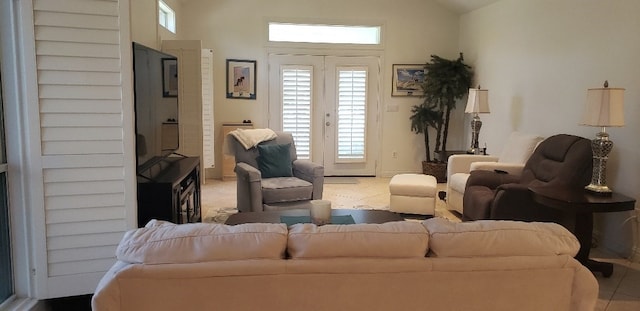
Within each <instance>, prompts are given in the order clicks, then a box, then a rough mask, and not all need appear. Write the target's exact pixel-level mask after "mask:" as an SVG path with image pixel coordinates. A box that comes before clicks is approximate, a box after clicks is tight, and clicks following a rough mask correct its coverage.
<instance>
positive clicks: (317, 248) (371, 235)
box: [287, 221, 429, 259]
mask: <svg viewBox="0 0 640 311" xmlns="http://www.w3.org/2000/svg"><path fill="white" fill-rule="evenodd" d="M428 238H429V236H428V235H427V231H426V230H425V228H424V227H423V226H422V225H421V224H420V223H417V222H409V221H397V222H387V223H383V224H355V225H346V226H345V225H325V226H316V225H313V224H295V225H293V226H291V227H290V228H289V242H288V243H287V252H288V254H289V256H290V257H291V258H293V259H302V258H305V259H310V258H338V257H369V258H374V257H375V258H415V257H424V256H425V255H426V254H427V250H428V242H429V239H428Z"/></svg>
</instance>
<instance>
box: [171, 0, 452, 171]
mask: <svg viewBox="0 0 640 311" xmlns="http://www.w3.org/2000/svg"><path fill="white" fill-rule="evenodd" d="M182 16H184V17H185V18H184V19H182V21H181V22H180V23H179V25H180V26H182V27H181V32H180V36H181V37H182V39H198V40H202V46H204V47H207V48H212V49H213V51H214V87H215V92H214V93H215V100H214V105H215V108H214V109H215V124H216V128H215V130H216V140H217V141H218V142H219V143H218V144H217V145H218V146H220V144H221V143H222V140H223V137H222V134H221V124H222V123H223V122H233V121H236V122H237V121H242V120H245V119H251V120H252V121H253V122H254V123H255V124H256V127H266V126H267V124H268V120H267V114H268V113H267V105H268V101H267V99H268V93H267V91H268V81H267V62H266V56H267V50H266V47H265V44H266V38H265V37H266V33H267V32H266V25H267V21H268V20H269V18H277V19H295V20H297V21H301V22H305V21H306V22H309V21H312V22H325V23H326V22H331V21H342V22H351V23H357V22H358V21H363V22H371V21H374V22H375V21H378V22H382V23H384V27H385V33H384V41H385V42H384V45H385V48H384V51H383V53H384V57H383V69H382V71H383V72H382V74H383V87H382V92H383V93H382V98H381V105H380V107H379V110H380V116H381V120H382V122H380V124H381V128H382V129H383V130H382V131H381V133H380V135H379V136H380V138H381V140H380V141H381V143H380V146H381V150H384V151H380V155H379V159H380V160H381V161H380V162H379V164H378V168H377V172H378V175H386V176H390V175H393V174H395V173H398V172H418V171H420V170H421V164H420V162H421V161H422V160H424V155H423V154H424V147H423V143H422V141H423V139H422V137H421V136H418V135H415V134H414V133H412V132H411V131H410V125H409V115H410V109H411V106H412V105H414V104H417V103H419V102H420V99H419V98H398V97H393V98H392V97H391V85H390V83H391V66H392V64H424V63H425V62H426V61H428V60H429V55H430V54H437V55H440V56H442V57H446V58H456V57H457V56H458V49H457V45H458V43H457V36H458V17H457V16H456V15H455V14H454V13H452V12H450V11H448V10H446V9H444V8H443V7H441V6H440V5H439V4H437V3H434V1H424V0H399V1H369V0H349V1H345V0H325V1H312V0H304V1H301V0H271V1H260V0H247V1H222V0H217V1H211V0H190V1H188V2H184V3H183V4H182ZM187 17H188V18H187ZM233 58H235V59H250V60H257V75H258V78H257V80H258V83H257V90H256V94H257V100H241V99H227V98H226V97H225V88H226V82H225V66H226V63H225V60H226V59H233ZM392 104H396V105H398V106H399V111H398V112H385V107H386V106H387V105H392ZM462 110H463V109H459V110H458V111H457V112H458V114H461V111H462ZM461 119H462V117H461V116H459V115H458V116H456V118H455V119H454V121H455V120H457V127H456V125H455V124H454V125H452V127H451V134H450V136H449V140H450V142H449V144H448V147H449V149H455V148H461V147H462V137H463V134H461V131H462V125H461V122H462V120H461ZM454 123H456V122H454ZM456 144H457V145H456ZM221 150H222V148H216V151H217V154H216V163H217V165H216V166H217V169H216V170H215V171H214V172H213V175H214V177H216V178H219V177H220V164H221V153H220V152H221ZM392 150H395V151H397V153H398V158H397V159H393V158H392V157H391V151H392Z"/></svg>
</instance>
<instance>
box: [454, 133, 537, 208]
mask: <svg viewBox="0 0 640 311" xmlns="http://www.w3.org/2000/svg"><path fill="white" fill-rule="evenodd" d="M542 140H543V137H541V136H537V135H529V134H524V133H520V132H513V133H511V135H509V138H508V139H507V142H506V143H505V144H504V146H503V148H502V152H501V153H500V154H499V155H497V156H492V155H475V154H455V155H452V156H450V157H449V159H448V160H447V195H446V201H447V209H449V210H452V211H457V212H458V213H460V214H462V213H463V212H462V206H463V203H462V202H463V197H464V191H465V187H466V185H467V179H468V178H469V175H470V174H469V173H470V172H471V171H475V170H487V171H494V170H499V171H503V172H507V173H509V174H512V175H516V176H520V175H521V174H522V169H523V168H524V164H525V163H526V162H527V160H528V159H529V157H530V156H531V154H532V153H533V151H534V150H535V148H536V147H537V146H538V144H539V143H540V142H541V141H542Z"/></svg>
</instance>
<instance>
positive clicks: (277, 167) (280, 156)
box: [257, 143, 293, 178]
mask: <svg viewBox="0 0 640 311" xmlns="http://www.w3.org/2000/svg"><path fill="white" fill-rule="evenodd" d="M289 149H291V144H290V143H289V144H282V145H258V153H259V154H260V156H258V159H257V160H258V169H259V170H260V172H261V173H262V178H271V177H291V176H293V173H292V171H291V154H290V153H289Z"/></svg>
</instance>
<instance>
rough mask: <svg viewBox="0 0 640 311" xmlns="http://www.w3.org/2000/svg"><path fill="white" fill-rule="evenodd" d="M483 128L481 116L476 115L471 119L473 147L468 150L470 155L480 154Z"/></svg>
mask: <svg viewBox="0 0 640 311" xmlns="http://www.w3.org/2000/svg"><path fill="white" fill-rule="evenodd" d="M481 127H482V121H480V116H478V114H477V113H476V114H475V115H474V116H473V119H471V147H469V149H468V150H467V153H468V154H480V148H479V147H478V145H479V143H478V137H479V136H480V128H481Z"/></svg>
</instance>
